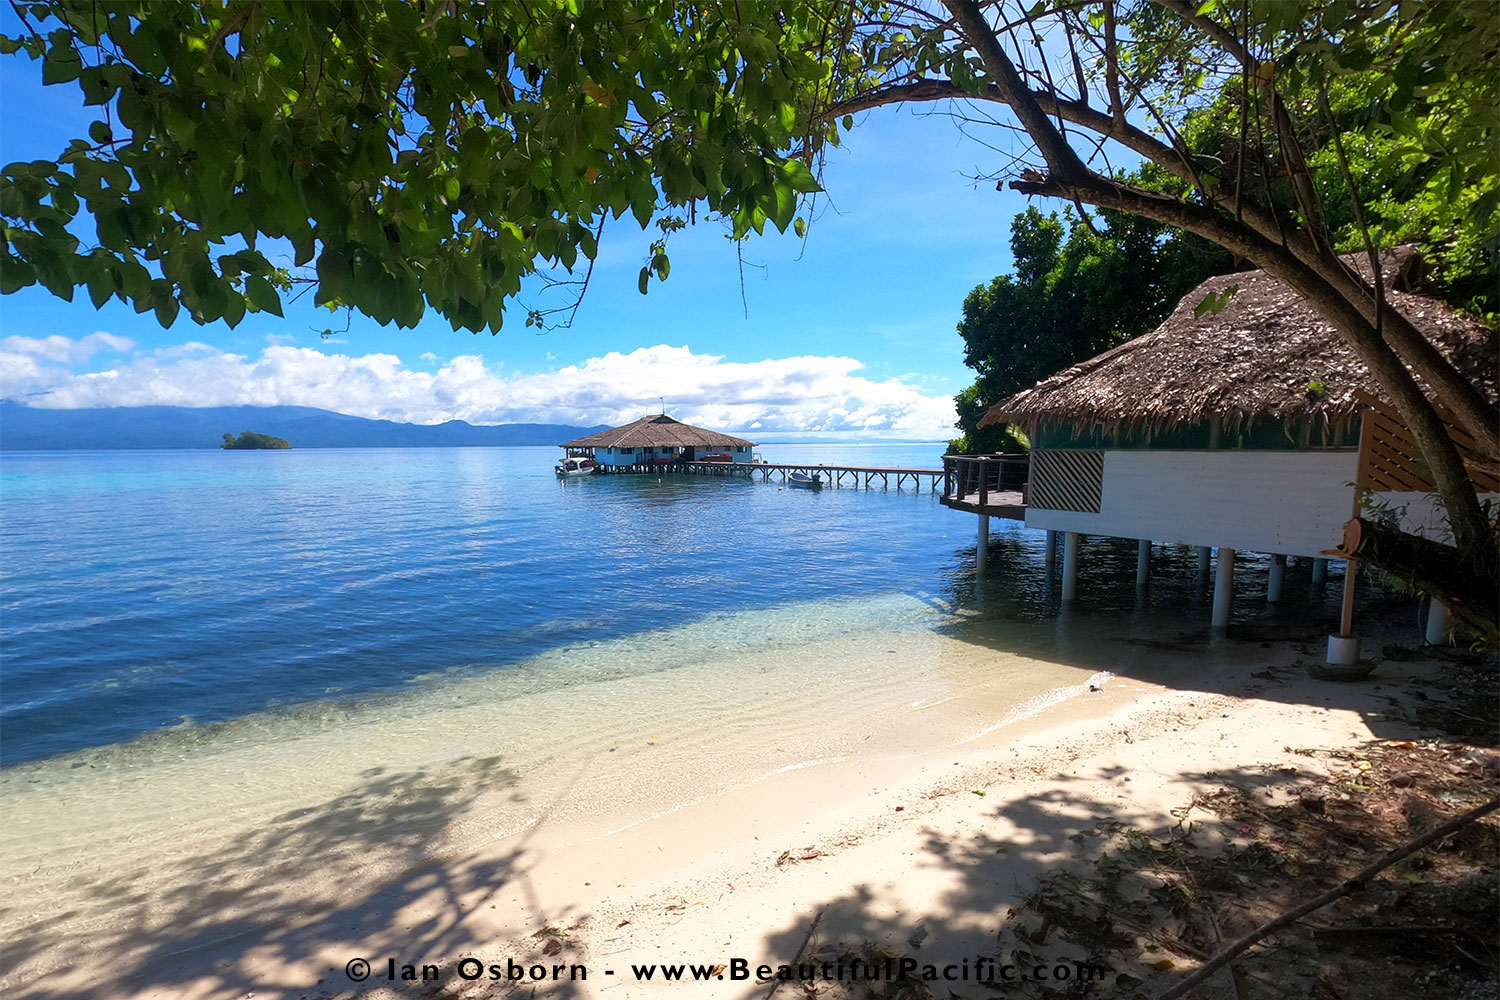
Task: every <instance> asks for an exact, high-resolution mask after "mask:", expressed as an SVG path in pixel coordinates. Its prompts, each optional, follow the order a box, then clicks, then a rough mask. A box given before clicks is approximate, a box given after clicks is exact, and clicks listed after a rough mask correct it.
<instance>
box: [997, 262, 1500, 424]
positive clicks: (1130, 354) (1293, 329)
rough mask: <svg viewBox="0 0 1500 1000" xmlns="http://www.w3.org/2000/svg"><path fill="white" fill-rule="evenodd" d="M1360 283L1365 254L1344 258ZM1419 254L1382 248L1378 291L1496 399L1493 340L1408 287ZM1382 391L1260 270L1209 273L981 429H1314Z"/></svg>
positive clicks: (1003, 407) (1011, 402) (1342, 420)
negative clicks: (1263, 425)
mask: <svg viewBox="0 0 1500 1000" xmlns="http://www.w3.org/2000/svg"><path fill="white" fill-rule="evenodd" d="M1345 260H1346V261H1348V262H1349V263H1350V264H1351V265H1352V266H1354V267H1355V269H1356V270H1358V271H1359V272H1360V273H1361V275H1363V276H1364V277H1365V278H1366V279H1368V278H1369V276H1370V273H1371V271H1370V266H1369V259H1368V257H1366V256H1365V255H1363V254H1358V255H1350V256H1349V257H1346V258H1345ZM1419 265H1420V261H1419V259H1418V258H1417V256H1416V254H1415V252H1414V250H1413V249H1412V248H1411V247H1399V248H1396V249H1394V250H1388V251H1384V252H1383V254H1382V260H1381V271H1382V274H1383V275H1384V277H1385V282H1386V288H1387V298H1388V299H1389V301H1390V302H1391V304H1392V305H1393V306H1394V307H1395V308H1396V309H1397V310H1399V311H1400V312H1401V313H1402V314H1403V315H1405V316H1406V317H1407V318H1408V319H1410V320H1411V321H1412V323H1413V324H1414V325H1415V326H1416V328H1417V329H1418V330H1420V331H1421V332H1422V333H1423V334H1424V335H1426V336H1427V338H1428V339H1429V340H1431V341H1432V342H1433V343H1434V344H1435V345H1436V346H1437V347H1438V348H1439V349H1440V350H1441V351H1442V352H1443V353H1444V354H1446V355H1447V356H1448V357H1449V358H1450V359H1451V360H1452V361H1453V363H1454V365H1455V366H1456V367H1457V368H1458V369H1459V371H1461V372H1463V373H1464V374H1465V375H1466V376H1468V377H1469V378H1470V379H1472V380H1473V381H1474V382H1475V384H1476V385H1478V386H1479V388H1480V389H1481V391H1483V392H1484V393H1485V394H1486V395H1487V396H1489V397H1490V398H1492V399H1493V398H1494V397H1495V382H1496V374H1497V357H1496V341H1495V335H1494V333H1492V332H1491V331H1489V330H1488V329H1486V328H1485V327H1484V325H1483V324H1481V323H1479V322H1477V321H1475V320H1472V319H1468V318H1466V317H1463V316H1459V315H1457V314H1456V313H1454V312H1453V311H1452V310H1451V309H1449V308H1448V307H1447V306H1445V305H1443V304H1442V303H1440V302H1438V301H1437V300H1435V299H1432V298H1429V297H1427V296H1423V295H1417V294H1413V293H1411V292H1409V291H1399V290H1396V289H1400V288H1402V287H1410V279H1411V278H1412V277H1413V276H1414V274H1415V272H1416V269H1417V268H1418V267H1419ZM1231 285H1238V286H1239V290H1238V291H1236V292H1235V293H1234V294H1233V295H1232V296H1231V297H1230V299H1229V303H1228V305H1226V306H1225V307H1224V308H1223V309H1222V310H1221V311H1220V312H1219V313H1218V315H1213V314H1212V313H1210V312H1205V313H1204V314H1203V315H1202V316H1201V317H1197V316H1194V315H1193V311H1194V309H1195V308H1196V307H1197V306H1198V304H1199V303H1200V302H1202V301H1203V299H1204V297H1205V296H1207V295H1210V294H1217V293H1222V292H1224V291H1225V290H1226V289H1228V288H1229V287H1230V286H1231ZM1361 391H1363V392H1368V393H1370V394H1372V395H1374V396H1376V397H1382V396H1383V395H1384V394H1383V392H1382V391H1381V390H1380V387H1379V386H1378V385H1377V384H1376V382H1375V380H1374V379H1373V378H1372V377H1371V375H1370V373H1369V372H1368V371H1367V370H1366V369H1365V366H1364V364H1363V363H1361V362H1360V361H1359V359H1358V358H1356V357H1355V355H1354V352H1353V351H1352V350H1351V349H1350V348H1349V347H1348V345H1347V344H1345V343H1344V341H1343V340H1342V339H1341V338H1340V337H1339V335H1338V334H1337V333H1336V332H1334V329H1333V327H1332V326H1331V325H1330V324H1329V323H1327V322H1326V321H1324V320H1323V319H1322V318H1321V317H1320V316H1318V315H1317V314H1316V313H1314V312H1313V310H1312V309H1311V308H1310V307H1309V306H1308V305H1307V304H1306V303H1305V302H1304V301H1303V300H1302V298H1301V297H1300V296H1299V295H1298V294H1297V293H1296V292H1294V291H1292V290H1291V289H1290V288H1288V287H1287V286H1286V285H1284V284H1282V283H1281V282H1280V281H1278V280H1277V279H1275V278H1273V277H1271V276H1269V275H1267V274H1266V273H1265V272H1263V271H1245V272H1240V273H1238V274H1226V275H1220V276H1219V277H1216V278H1210V279H1208V280H1207V281H1205V282H1203V284H1201V285H1199V286H1198V287H1197V288H1195V289H1193V290H1192V291H1191V292H1189V293H1188V294H1187V295H1186V296H1185V297H1184V298H1183V299H1182V301H1181V302H1179V303H1178V304H1177V308H1176V310H1174V311H1173V313H1172V315H1171V316H1169V317H1168V318H1167V321H1166V322H1165V323H1163V324H1162V325H1161V326H1159V327H1157V328H1156V329H1155V330H1153V331H1152V332H1151V333H1147V334H1143V335H1142V336H1139V337H1137V338H1135V339H1134V340H1128V341H1126V342H1125V343H1123V344H1121V345H1120V346H1118V347H1115V348H1112V349H1110V350H1108V351H1106V352H1104V353H1103V354H1101V355H1099V356H1098V357H1095V358H1090V359H1089V360H1088V361H1085V362H1083V363H1081V364H1078V365H1074V366H1073V367H1072V368H1069V369H1068V370H1067V371H1064V372H1059V373H1058V374H1056V375H1053V376H1051V377H1049V378H1046V379H1043V380H1042V381H1041V382H1038V383H1037V384H1036V385H1035V386H1034V387H1033V388H1030V389H1027V390H1025V391H1023V392H1018V393H1016V394H1015V395H1014V396H1011V397H1010V398H1009V399H1005V400H1001V401H1000V402H999V403H996V404H995V405H994V406H992V407H991V408H990V410H989V412H988V413H986V414H985V415H984V419H983V420H981V421H980V426H985V425H987V424H994V423H1001V422H1006V423H1016V424H1020V425H1021V426H1022V427H1025V428H1029V429H1034V428H1035V427H1036V426H1037V425H1038V424H1052V425H1055V426H1067V427H1071V428H1072V429H1073V431H1074V432H1075V433H1087V432H1090V431H1100V432H1103V433H1107V434H1112V433H1116V432H1121V431H1123V432H1127V433H1128V432H1132V431H1133V432H1143V433H1145V434H1148V435H1149V434H1154V433H1157V432H1160V431H1166V430H1171V429H1173V428H1178V427H1183V426H1187V425H1193V424H1202V423H1206V422H1209V421H1214V420H1217V421H1218V422H1219V423H1220V425H1221V426H1222V427H1223V428H1224V429H1225V430H1226V431H1228V432H1230V433H1236V432H1238V431H1240V430H1242V429H1246V428H1248V426H1249V425H1250V424H1251V423H1253V422H1254V421H1255V420H1258V419H1262V418H1269V419H1277V420H1281V421H1283V422H1284V426H1285V427H1286V428H1287V429H1288V430H1289V431H1290V430H1292V429H1296V430H1299V431H1300V430H1310V431H1311V432H1312V433H1313V434H1314V435H1315V436H1316V435H1319V434H1326V433H1328V432H1329V431H1331V430H1334V429H1339V428H1346V427H1349V426H1350V425H1351V424H1352V422H1353V419H1354V417H1355V416H1356V415H1357V414H1358V412H1359V410H1360V404H1359V401H1358V399H1357V395H1358V394H1359V393H1360V392H1361Z"/></svg>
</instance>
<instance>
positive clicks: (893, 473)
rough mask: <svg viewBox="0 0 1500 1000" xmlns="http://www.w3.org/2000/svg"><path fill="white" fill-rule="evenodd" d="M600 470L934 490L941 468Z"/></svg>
mask: <svg viewBox="0 0 1500 1000" xmlns="http://www.w3.org/2000/svg"><path fill="white" fill-rule="evenodd" d="M599 471H600V472H602V473H605V474H606V475H608V474H614V473H621V472H625V473H642V472H663V473H675V474H680V475H689V476H746V477H748V478H750V479H754V478H755V477H757V476H759V477H760V478H761V479H762V480H766V481H769V480H771V479H772V478H773V477H774V478H777V480H778V481H779V482H786V481H787V480H788V479H789V478H790V477H791V474H792V473H794V472H801V473H803V474H805V475H809V476H818V477H820V478H821V479H822V480H823V481H824V485H826V486H832V487H835V488H837V487H841V486H853V487H863V488H865V489H872V488H873V487H874V486H875V485H876V484H877V483H878V484H879V485H880V487H881V488H882V489H898V490H899V489H901V488H902V487H903V486H904V485H905V484H906V483H907V482H910V483H911V485H912V487H913V488H914V489H921V487H922V484H923V481H924V480H925V481H927V482H928V484H929V486H930V489H931V490H932V491H933V492H937V488H938V485H939V484H940V483H941V482H942V481H943V470H942V469H900V468H895V467H892V466H877V465H812V464H810V463H807V462H656V463H649V464H641V465H617V466H611V467H604V468H601V469H600V470H599Z"/></svg>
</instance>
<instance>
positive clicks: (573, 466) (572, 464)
mask: <svg viewBox="0 0 1500 1000" xmlns="http://www.w3.org/2000/svg"><path fill="white" fill-rule="evenodd" d="M552 471H554V472H556V473H557V474H558V475H559V476H562V477H564V478H571V477H573V476H592V475H593V474H594V473H595V472H598V471H599V463H598V462H595V461H594V460H593V459H592V458H565V459H563V460H562V464H560V465H554V466H553V467H552Z"/></svg>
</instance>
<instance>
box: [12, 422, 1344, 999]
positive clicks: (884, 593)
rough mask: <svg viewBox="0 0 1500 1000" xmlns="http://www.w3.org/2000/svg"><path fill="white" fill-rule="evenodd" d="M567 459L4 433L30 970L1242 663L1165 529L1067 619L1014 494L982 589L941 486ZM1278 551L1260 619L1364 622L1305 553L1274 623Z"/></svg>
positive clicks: (127, 952) (110, 966)
mask: <svg viewBox="0 0 1500 1000" xmlns="http://www.w3.org/2000/svg"><path fill="white" fill-rule="evenodd" d="M763 450H764V452H765V454H766V457H767V458H768V459H770V460H771V461H778V460H781V461H804V462H824V463H827V464H859V465H897V466H907V467H932V466H934V465H936V464H937V463H938V454H939V450H940V446H938V445H930V446H916V445H911V446H905V445H903V446H888V447H873V446H871V447H858V446H848V445H842V446H840V445H781V446H774V447H770V446H768V447H767V448H765V449H763ZM556 456H557V452H556V451H555V450H554V449H473V450H462V449H454V450H370V451H348V450H337V451H304V450H293V451H289V452H229V453H223V452H201V453H199V452H155V453H152V452H95V453H77V452H74V453H54V454H24V455H5V456H3V458H0V518H3V522H0V560H3V594H0V657H3V660H0V685H3V687H0V694H3V699H0V756H3V760H0V764H3V767H0V812H3V814H4V815H5V823H3V824H0V940H5V941H6V942H7V948H6V953H5V955H4V958H3V961H0V991H5V992H7V995H9V991H16V995H37V996H44V995H45V996H53V995H63V994H65V993H67V992H69V991H70V990H73V991H77V992H79V993H80V994H86V993H91V992H92V991H93V989H94V987H96V986H97V985H98V984H99V983H104V982H112V981H116V980H122V981H123V980H125V979H132V980H138V981H140V982H143V983H149V984H152V987H153V988H156V989H158V990H161V989H165V990H167V991H168V992H171V991H172V990H173V989H176V988H179V987H180V988H182V989H184V990H185V989H187V985H188V984H189V983H191V982H195V981H196V980H194V979H193V977H194V976H201V975H208V974H210V972H211V970H219V969H222V968H227V967H228V966H226V965H222V964H214V963H215V962H219V961H220V960H221V959H223V958H224V957H225V956H233V955H235V954H238V953H240V952H242V951H244V950H246V949H250V948H252V947H256V946H259V945H265V944H267V943H268V942H269V943H272V944H274V945H275V947H276V948H283V949H290V948H291V946H290V945H286V944H285V943H284V934H285V932H286V928H287V927H291V926H297V925H301V924H302V923H305V922H306V921H307V920H309V919H311V918H312V915H315V914H320V913H326V914H329V916H328V918H327V919H328V920H329V921H335V920H336V921H338V922H339V925H340V928H341V930H340V933H342V932H343V930H346V929H347V928H346V927H345V926H344V924H345V922H346V921H347V923H348V924H349V925H351V926H353V925H358V926H364V925H363V924H360V923H359V920H370V921H373V924H372V926H376V925H378V926H380V927H385V926H387V925H390V926H396V922H395V918H394V917H393V916H392V915H391V914H384V913H381V912H380V911H378V910H371V911H369V912H364V913H363V916H362V917H359V918H358V919H356V918H355V917H354V916H351V915H350V911H349V909H348V908H349V907H350V906H351V905H354V904H353V902H352V901H357V900H362V899H366V898H374V897H373V896H368V894H371V893H375V892H376V891H377V890H380V891H381V892H384V893H386V894H387V895H394V897H396V898H400V899H407V898H415V895H416V894H418V893H420V892H421V891H423V887H424V886H426V885H427V884H428V883H427V881H425V880H427V879H429V878H430V877H431V874H432V872H433V870H434V869H433V868H432V865H433V864H434V861H435V860H437V859H453V858H465V857H478V856H484V855H483V852H484V851H487V850H488V851H494V850H506V849H507V848H506V847H505V846H504V845H508V844H511V843H515V842H516V841H517V840H520V839H521V838H522V837H531V836H533V834H536V833H537V832H538V831H545V832H547V833H549V834H550V835H554V836H556V837H559V838H564V839H565V838H567V837H572V838H574V839H573V840H572V841H569V842H590V843H592V842H595V841H603V840H606V839H608V838H613V837H615V836H616V835H617V834H622V835H624V836H628V834H623V833H622V832H623V831H626V830H632V829H640V830H646V829H648V828H647V827H645V826H643V825H642V824H647V823H649V822H651V821H652V820H653V819H655V818H657V817H661V816H663V815H667V814H671V813H672V812H673V811H674V810H681V809H690V808H692V807H693V806H694V804H695V803H705V802H712V803H714V804H715V807H717V804H718V803H720V802H722V801H723V800H724V797H732V796H734V795H738V794H745V793H747V792H748V791H749V790H750V789H752V787H762V788H763V787H765V786H763V785H758V783H761V782H770V781H775V780H778V776H783V775H788V774H792V775H810V776H816V775H819V774H822V773H826V772H817V771H811V770H809V769H810V768H817V767H821V766H824V765H829V766H836V767H853V768H856V769H871V771H872V773H873V772H874V771H878V770H881V769H883V768H886V767H900V766H906V764H907V763H911V766H916V763H915V762H917V761H919V759H920V758H922V757H923V755H931V754H933V753H937V752H942V751H943V750H944V748H947V747H954V746H958V745H961V744H965V743H967V742H970V741H974V740H977V739H982V738H990V739H994V738H996V735H997V734H999V736H1000V737H1002V738H1003V736H1004V732H1003V731H1004V729H1005V727H1007V726H1009V725H1012V724H1013V723H1015V722H1017V721H1018V720H1023V719H1025V718H1028V717H1030V716H1034V715H1036V714H1038V713H1042V712H1047V711H1055V710H1059V709H1058V706H1061V705H1064V704H1066V703H1067V701H1068V700H1069V699H1071V698H1075V697H1082V696H1086V693H1087V692H1088V690H1089V683H1090V681H1091V679H1093V678H1096V677H1099V676H1101V675H1102V674H1107V673H1115V674H1119V675H1124V676H1133V677H1136V678H1142V679H1154V680H1158V681H1161V682H1163V683H1173V682H1182V683H1191V681H1192V678H1193V677H1195V676H1197V675H1199V674H1204V673H1205V672H1206V673H1207V674H1209V675H1211V674H1212V673H1213V672H1214V671H1215V670H1216V668H1217V667H1216V665H1217V662H1218V658H1221V657H1225V656H1230V655H1233V654H1232V653H1231V652H1228V651H1226V649H1225V648H1223V647H1219V648H1214V647H1209V646H1207V645H1204V644H1197V645H1194V647H1193V649H1192V651H1191V653H1190V654H1187V655H1178V656H1177V660H1178V661H1179V662H1178V663H1177V665H1176V666H1174V667H1172V668H1171V669H1175V670H1177V671H1178V672H1177V673H1176V674H1175V675H1167V674H1164V670H1167V668H1166V667H1164V666H1163V662H1164V659H1165V658H1164V655H1163V653H1162V648H1163V646H1164V645H1165V646H1167V647H1172V646H1174V642H1172V641H1171V640H1174V639H1176V638H1178V637H1180V636H1181V635H1182V634H1183V633H1193V634H1194V635H1195V636H1198V637H1201V636H1202V635H1203V634H1204V633H1206V632H1207V622H1208V617H1209V610H1208V608H1209V597H1208V594H1207V591H1206V589H1205V587H1204V586H1203V583H1202V582H1201V581H1200V579H1199V576H1198V573H1197V570H1196V568H1195V567H1194V565H1193V563H1192V560H1191V552H1190V551H1189V550H1187V549H1171V550H1163V551H1159V552H1158V554H1157V557H1156V568H1155V575H1154V577H1153V582H1152V586H1151V588H1150V590H1149V592H1148V593H1146V594H1145V595H1144V596H1142V595H1138V594H1137V593H1136V590H1135V587H1134V581H1133V578H1134V572H1135V558H1136V548H1135V543H1133V542H1129V541H1117V540H1110V539H1096V538H1090V539H1086V540H1085V543H1084V552H1083V563H1082V565H1083V577H1082V582H1081V587H1080V600H1079V602H1078V605H1077V606H1076V607H1075V608H1074V609H1072V610H1071V611H1070V612H1069V613H1067V614H1059V613H1058V607H1057V597H1056V594H1055V593H1054V591H1053V589H1052V588H1051V587H1050V586H1049V584H1048V582H1047V580H1046V579H1045V576H1044V573H1043V569H1042V566H1043V552H1042V546H1043V537H1044V536H1043V534H1042V533H1041V532H1031V531H1027V530H1025V529H1024V528H1022V527H1021V526H1020V525H1018V524H1015V523H1013V522H1001V521H996V522H995V523H994V527H993V528H992V533H991V555H992V559H993V562H992V568H991V571H990V573H989V574H988V575H987V576H986V577H984V578H983V579H976V577H975V575H974V572H973V553H974V528H975V518H974V517H973V516H972V515H963V514H959V513H956V512H953V511H949V510H947V509H945V508H943V507H942V506H941V505H940V504H939V503H938V501H937V499H936V497H935V496H934V495H933V494H932V493H931V492H929V491H927V490H925V489H922V490H914V489H912V488H910V487H908V488H907V489H905V490H902V491H896V490H888V491H886V490H880V489H875V490H869V491H867V490H864V489H857V488H843V489H824V490H822V491H818V492H811V491H805V490H798V489H791V488H787V487H784V486H782V485H781V484H779V483H777V482H774V481H773V482H761V481H748V480H745V479H739V478H702V477H672V476H663V477H660V478H658V477H654V476H634V477H633V476H607V477H593V478H589V479H583V480H578V479H575V480H569V481H563V482H560V481H558V479H557V478H556V477H555V476H554V475H553V474H552V464H553V463H554V461H555V460H556ZM1262 570H1263V567H1261V566H1259V565H1257V563H1256V561H1255V560H1254V559H1251V558H1247V559H1246V560H1245V564H1244V572H1243V573H1242V574H1241V578H1240V586H1239V588H1238V590H1237V594H1236V604H1235V614H1236V617H1237V619H1238V620H1239V622H1240V623H1241V624H1243V623H1246V622H1250V621H1255V620H1258V619H1262V618H1264V619H1268V622H1269V623H1270V624H1272V625H1274V626H1275V627H1277V628H1281V627H1285V626H1291V627H1294V628H1295V627H1298V623H1302V626H1303V627H1305V625H1306V624H1307V623H1318V624H1322V625H1325V626H1326V623H1327V622H1328V621H1332V620H1335V618H1336V614H1337V596H1338V587H1337V586H1329V587H1327V588H1325V589H1324V590H1323V591H1321V592H1314V591H1312V590H1311V589H1310V588H1308V587H1307V586H1306V583H1307V575H1308V567H1307V565H1306V564H1305V563H1304V564H1300V565H1298V566H1297V567H1296V568H1295V569H1294V570H1293V571H1292V572H1291V573H1290V574H1289V576H1288V586H1287V600H1286V601H1285V602H1284V603H1283V604H1282V606H1281V607H1280V608H1279V609H1277V610H1275V611H1274V612H1272V611H1269V610H1268V609H1267V606H1266V604H1265V603H1264V601H1263V600H1262V599H1261V598H1262V597H1263V591H1260V590H1259V589H1258V588H1259V587H1260V586H1262V584H1263V580H1264V573H1263V571H1262ZM1163 640H1167V641H1166V642H1165V643H1164V642H1163ZM1175 645H1177V646H1180V644H1175ZM1241 645H1244V644H1241ZM1182 661H1186V665H1184V663H1183V662H1182ZM891 762H897V763H895V764H892V763H891ZM855 787H857V785H856V786H855ZM649 829H651V830H653V831H655V830H657V829H659V828H649ZM558 831H561V832H558ZM518 835H521V836H520V837H518ZM653 835H654V832H653ZM559 842H561V841H559ZM496 845H500V846H499V847H497V846H496ZM439 863H441V861H439ZM486 870H487V871H488V869H486ZM381 887H385V888H384V889H381ZM382 898H384V897H382ZM330 933H331V932H330ZM372 933H373V931H372ZM279 941H280V942H283V943H282V944H275V943H276V942H279ZM351 947H352V945H351ZM190 949H191V950H192V954H193V955H195V956H197V957H195V958H194V959H193V960H192V961H188V960H187V959H186V958H184V957H183V956H184V955H185V954H187V952H188V951H189V950H190ZM293 951H295V949H291V951H289V952H288V953H289V954H290V953H292V952H293ZM297 954H301V953H300V952H299V953H297ZM80 956H83V957H80ZM341 961H342V959H341ZM69 970H71V971H69ZM212 974H214V975H217V974H218V973H217V972H213V973H212ZM57 976H73V977H74V978H72V979H57V978H56V977H57ZM177 977H181V978H177ZM48 990H52V991H53V992H48ZM59 990H60V991H62V992H61V993H59V992H57V991H59ZM226 995H227V994H226Z"/></svg>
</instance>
